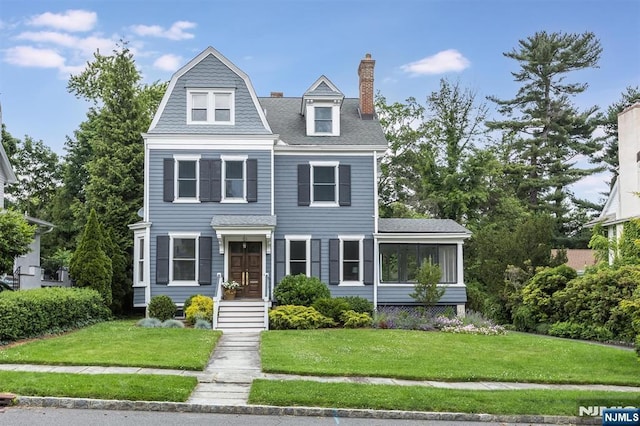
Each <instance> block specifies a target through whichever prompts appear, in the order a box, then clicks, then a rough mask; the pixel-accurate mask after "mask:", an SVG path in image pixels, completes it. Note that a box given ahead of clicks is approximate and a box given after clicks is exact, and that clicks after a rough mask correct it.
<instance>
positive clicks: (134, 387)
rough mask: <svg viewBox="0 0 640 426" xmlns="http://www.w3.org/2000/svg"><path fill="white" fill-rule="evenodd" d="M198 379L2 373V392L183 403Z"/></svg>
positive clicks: (154, 376)
mask: <svg viewBox="0 0 640 426" xmlns="http://www.w3.org/2000/svg"><path fill="white" fill-rule="evenodd" d="M197 384H198V380H197V379H196V378H195V377H183V376H160V375H148V374H71V373H31V372H22V371H0V392H11V393H14V394H17V395H21V396H47V397H49V396H51V397H67V398H95V399H120V400H129V401H173V402H184V401H186V400H187V398H189V395H190V394H191V392H192V391H193V389H194V388H195V387H196V385H197Z"/></svg>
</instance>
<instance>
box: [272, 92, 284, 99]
mask: <svg viewBox="0 0 640 426" xmlns="http://www.w3.org/2000/svg"><path fill="white" fill-rule="evenodd" d="M283 96H284V93H283V92H271V97H272V98H281V97H283Z"/></svg>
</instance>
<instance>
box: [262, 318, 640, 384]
mask: <svg viewBox="0 0 640 426" xmlns="http://www.w3.org/2000/svg"><path fill="white" fill-rule="evenodd" d="M261 356H262V369H263V371H265V372H269V373H289V374H302V375H325V376H377V377H393V378H402V379H417V380H443V381H481V380H487V381H505V382H534V383H594V384H595V383H602V384H617V385H635V386H637V385H640V362H638V358H637V356H636V355H635V353H633V352H632V351H626V350H622V349H618V348H612V347H605V346H600V345H593V344H588V343H583V342H577V341H570V340H564V339H555V338H549V337H544V336H537V335H529V334H523V333H509V334H507V335H499V336H483V335H470V334H452V333H437V332H421V331H405V330H371V329H369V330H346V329H342V330H341V329H331V330H305V331H302V330H295V331H294V330H287V331H269V332H265V333H263V334H262V343H261Z"/></svg>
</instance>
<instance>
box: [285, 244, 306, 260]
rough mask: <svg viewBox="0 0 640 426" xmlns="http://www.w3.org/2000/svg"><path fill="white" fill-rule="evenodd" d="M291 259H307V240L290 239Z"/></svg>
mask: <svg viewBox="0 0 640 426" xmlns="http://www.w3.org/2000/svg"><path fill="white" fill-rule="evenodd" d="M289 259H291V260H302V261H305V260H306V259H307V242H306V241H289Z"/></svg>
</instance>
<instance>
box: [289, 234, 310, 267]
mask: <svg viewBox="0 0 640 426" xmlns="http://www.w3.org/2000/svg"><path fill="white" fill-rule="evenodd" d="M284 239H285V240H286V244H285V262H286V264H285V275H291V267H290V264H291V241H304V242H305V249H306V254H305V256H306V257H305V259H306V261H305V262H306V265H305V266H306V268H305V270H306V272H305V275H306V276H307V277H310V276H311V235H285V236H284Z"/></svg>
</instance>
